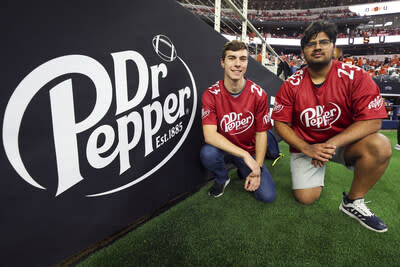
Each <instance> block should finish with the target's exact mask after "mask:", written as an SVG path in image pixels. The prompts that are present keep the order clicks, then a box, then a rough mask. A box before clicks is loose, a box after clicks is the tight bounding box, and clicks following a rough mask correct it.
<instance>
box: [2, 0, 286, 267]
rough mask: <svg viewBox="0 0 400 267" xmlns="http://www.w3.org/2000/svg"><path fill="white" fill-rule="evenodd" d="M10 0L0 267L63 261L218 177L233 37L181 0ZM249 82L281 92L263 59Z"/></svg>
mask: <svg viewBox="0 0 400 267" xmlns="http://www.w3.org/2000/svg"><path fill="white" fill-rule="evenodd" d="M6 2H7V3H3V7H2V9H1V11H0V12H1V16H0V22H1V23H0V27H1V28H0V29H1V42H0V46H1V51H2V56H1V64H0V73H1V79H0V84H1V90H0V94H1V98H0V116H1V117H0V118H1V146H0V154H1V157H0V166H1V168H0V172H1V178H0V191H1V192H0V198H1V201H0V203H1V204H0V205H1V211H0V216H1V220H0V227H1V233H2V234H1V238H0V243H1V254H2V257H1V263H0V264H1V265H4V266H52V265H54V264H57V263H60V262H62V261H63V260H65V259H67V258H69V257H71V256H73V255H74V254H76V253H78V252H79V251H82V250H83V249H85V248H87V247H88V246H91V245H93V244H95V243H96V242H98V241H100V240H102V239H104V238H106V237H108V236H110V235H113V234H115V233H116V232H118V231H120V230H121V229H123V228H124V227H126V226H127V225H129V224H131V223H133V222H135V221H136V220H138V219H140V218H142V217H144V216H146V215H148V214H151V213H153V212H154V211H156V210H157V209H159V208H160V207H162V206H164V205H165V204H166V203H168V202H169V201H170V200H172V199H174V198H176V197H177V196H179V195H182V194H183V193H185V192H191V191H193V190H194V188H196V186H198V185H200V184H202V183H204V182H205V181H206V177H207V175H206V171H205V170H204V168H203V167H202V166H201V164H200V161H199V153H198V151H199V150H200V147H201V145H202V144H203V142H204V141H203V137H202V132H201V115H200V114H201V105H200V100H201V95H202V92H203V91H204V90H205V89H206V88H207V87H208V86H209V85H211V84H213V83H214V82H215V81H217V80H218V79H221V78H222V77H223V72H222V69H221V67H220V65H219V57H220V51H221V48H222V46H223V44H224V42H225V40H224V38H223V37H221V36H220V35H219V34H218V33H216V32H214V30H213V29H212V28H211V27H209V26H208V25H206V24H205V23H204V22H202V21H201V20H199V19H198V18H197V17H195V16H193V15H192V14H191V13H190V12H188V11H187V10H186V9H184V8H183V7H181V6H180V5H179V4H178V3H177V2H175V1H173V0H159V1H157V0H146V1H132V0H117V1H108V0H107V1H106V0H96V1H92V0H89V1H61V2H60V1H48V0H45V1H6ZM248 78H250V79H252V80H253V81H255V82H257V83H259V84H260V85H261V86H262V87H263V88H264V89H265V90H266V91H267V92H268V93H269V95H275V92H276V91H277V90H278V88H279V85H280V81H279V80H278V79H277V78H276V77H274V75H272V74H271V73H270V72H268V71H266V70H265V69H264V68H263V67H262V66H260V65H258V64H257V63H256V62H254V61H251V62H250V65H249V69H248ZM182 216H184V214H182Z"/></svg>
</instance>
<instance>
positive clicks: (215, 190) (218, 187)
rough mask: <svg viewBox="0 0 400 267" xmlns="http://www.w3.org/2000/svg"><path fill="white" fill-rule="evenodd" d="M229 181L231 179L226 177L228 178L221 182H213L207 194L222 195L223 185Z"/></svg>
mask: <svg viewBox="0 0 400 267" xmlns="http://www.w3.org/2000/svg"><path fill="white" fill-rule="evenodd" d="M230 181H231V179H229V178H228V180H226V181H225V183H223V184H219V183H217V182H214V184H213V186H212V187H211V188H210V190H209V191H208V195H209V196H213V197H220V196H222V195H223V194H224V190H225V187H226V186H227V185H228V184H229V182H230Z"/></svg>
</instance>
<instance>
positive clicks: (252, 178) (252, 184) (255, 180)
mask: <svg viewBox="0 0 400 267" xmlns="http://www.w3.org/2000/svg"><path fill="white" fill-rule="evenodd" d="M258 169H260V168H258ZM260 181H261V178H260V175H258V176H257V175H255V174H254V173H253V172H251V173H250V174H249V176H247V178H246V181H245V182H244V190H246V191H256V190H257V189H258V187H259V186H260Z"/></svg>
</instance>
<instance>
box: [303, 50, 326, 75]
mask: <svg viewBox="0 0 400 267" xmlns="http://www.w3.org/2000/svg"><path fill="white" fill-rule="evenodd" d="M326 54H327V52H325V53H324V54H323V56H325V55H326ZM328 54H329V53H328ZM305 59H306V61H307V66H308V68H310V69H312V70H316V71H318V70H320V69H323V68H324V67H326V66H328V65H329V64H330V62H331V61H332V54H331V55H328V57H326V58H325V59H324V60H322V61H319V60H314V59H313V58H312V56H310V58H309V59H308V58H307V57H305Z"/></svg>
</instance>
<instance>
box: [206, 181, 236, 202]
mask: <svg viewBox="0 0 400 267" xmlns="http://www.w3.org/2000/svg"><path fill="white" fill-rule="evenodd" d="M230 181H231V179H228V180H226V182H225V185H224V189H222V192H221V194H218V195H211V194H210V192H208V195H209V196H212V197H214V198H217V197H220V196H222V195H223V194H224V192H225V188H226V187H227V186H228V184H229V182H230Z"/></svg>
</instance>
